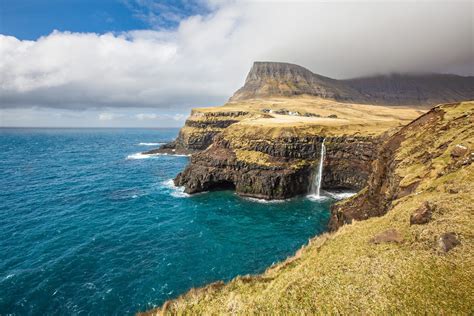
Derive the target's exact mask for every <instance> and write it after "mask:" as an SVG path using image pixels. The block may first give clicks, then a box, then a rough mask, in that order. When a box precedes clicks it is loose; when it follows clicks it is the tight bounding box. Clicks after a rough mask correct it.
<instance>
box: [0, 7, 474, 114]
mask: <svg viewBox="0 0 474 316" xmlns="http://www.w3.org/2000/svg"><path fill="white" fill-rule="evenodd" d="M207 6H208V8H209V11H210V12H211V13H209V14H207V15H205V16H201V15H193V16H188V17H186V18H183V19H182V20H181V21H180V23H179V26H178V27H177V28H174V29H171V30H166V29H159V30H142V31H132V32H125V33H107V34H95V33H69V32H57V31H56V32H53V33H51V34H49V35H46V36H43V37H41V38H39V39H37V40H35V41H26V40H19V39H17V38H15V37H11V36H3V35H1V36H0V73H1V77H0V105H1V108H31V107H49V108H60V109H73V110H83V109H101V108H118V107H122V108H123V107H138V108H147V107H152V108H158V109H168V110H173V111H181V112H183V111H184V110H185V109H189V108H190V107H191V106H203V105H213V104H219V103H222V102H225V100H226V99H227V98H228V97H229V96H230V95H231V94H232V93H233V92H234V91H235V90H236V89H238V88H239V87H240V86H241V85H242V83H243V81H244V79H245V76H246V74H247V71H248V70H249V69H250V67H251V65H252V62H253V61H255V60H265V61H267V60H268V61H284V62H291V63H296V64H299V65H302V66H305V67H307V68H309V69H311V70H312V71H313V72H315V73H319V74H322V75H325V76H331V77H334V78H351V77H356V76H364V75H371V74H376V73H390V72H410V73H414V72H416V73H418V72H442V73H456V74H462V75H469V74H473V72H474V57H473V55H474V52H473V28H472V23H473V20H472V19H473V17H472V9H473V8H472V2H471V1H467V2H463V1H445V2H430V1H424V2H416V3H415V2H409V1H400V2H397V3H394V2H375V1H374V2H358V1H352V2H339V1H335V2H331V3H327V2H300V3H290V2H288V3H285V2H275V3H274V2H240V1H232V2H220V1H211V2H208V3H207ZM142 120H143V119H142Z"/></svg>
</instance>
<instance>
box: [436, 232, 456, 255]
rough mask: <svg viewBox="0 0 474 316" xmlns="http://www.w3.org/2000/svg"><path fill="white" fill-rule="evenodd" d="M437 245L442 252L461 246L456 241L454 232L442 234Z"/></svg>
mask: <svg viewBox="0 0 474 316" xmlns="http://www.w3.org/2000/svg"><path fill="white" fill-rule="evenodd" d="M438 244H439V247H440V248H441V250H442V251H443V252H448V251H450V250H451V249H453V248H454V247H456V246H457V245H459V244H461V242H460V241H459V240H458V238H457V237H456V234H455V233H454V232H449V233H444V234H442V235H441V236H440V237H439V240H438Z"/></svg>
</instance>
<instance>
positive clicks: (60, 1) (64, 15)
mask: <svg viewBox="0 0 474 316" xmlns="http://www.w3.org/2000/svg"><path fill="white" fill-rule="evenodd" d="M0 10H1V11H0V12H1V18H0V33H2V34H5V35H12V36H15V37H16V38H18V39H28V40H35V39H37V38H38V37H40V36H44V35H48V34H50V33H51V32H52V31H53V30H59V31H70V32H95V33H106V32H124V31H130V30H144V29H150V28H152V29H160V28H165V29H168V28H174V27H176V26H177V25H178V23H179V21H180V20H181V19H183V18H185V17H187V16H190V15H195V14H205V13H206V11H207V10H206V7H205V6H204V5H202V4H200V3H199V2H193V1H148V0H1V1H0Z"/></svg>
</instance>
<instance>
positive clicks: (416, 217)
mask: <svg viewBox="0 0 474 316" xmlns="http://www.w3.org/2000/svg"><path fill="white" fill-rule="evenodd" d="M433 210H434V206H432V205H431V204H430V203H429V202H428V201H425V202H424V203H423V204H422V205H421V206H420V207H419V208H418V209H417V210H416V211H415V213H413V214H411V216H410V225H422V224H426V223H428V222H429V221H430V220H431V216H432V215H433Z"/></svg>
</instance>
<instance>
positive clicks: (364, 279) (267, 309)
mask: <svg viewBox="0 0 474 316" xmlns="http://www.w3.org/2000/svg"><path fill="white" fill-rule="evenodd" d="M473 126H474V102H463V103H457V104H446V105H442V106H439V107H437V108H435V109H433V110H431V111H430V112H428V113H427V114H425V115H423V116H421V117H420V118H419V119H417V120H415V121H414V122H412V123H411V124H409V125H407V126H405V127H403V128H402V129H400V130H399V131H398V132H396V133H394V134H393V135H391V136H390V137H389V138H388V139H387V140H386V141H385V142H384V144H383V145H382V147H381V150H380V156H379V157H378V158H377V160H375V161H374V163H373V164H372V167H371V175H370V179H369V181H368V183H367V187H366V188H365V189H363V190H362V191H361V192H360V193H359V194H358V195H356V196H354V197H353V198H351V199H349V200H347V201H344V202H342V203H339V204H338V205H337V207H336V208H335V209H334V210H333V215H332V216H333V217H332V220H331V221H332V225H333V228H334V229H336V228H338V227H339V226H341V225H343V224H346V225H343V226H342V227H340V229H338V230H337V231H335V232H332V233H329V234H324V235H322V236H319V237H316V238H314V239H312V240H311V241H310V242H309V244H308V245H307V246H305V247H303V248H302V249H301V250H300V251H298V252H297V254H296V255H295V256H294V257H291V258H289V259H287V260H286V261H284V262H282V263H279V264H276V265H274V266H272V267H270V268H269V269H268V270H267V271H265V273H263V274H261V275H257V276H244V277H237V278H235V279H234V280H232V281H230V282H229V283H228V284H224V283H223V282H217V283H214V284H211V285H209V286H206V287H204V288H201V289H192V290H191V291H189V292H188V293H186V294H184V295H182V296H180V297H178V298H176V299H174V300H172V301H168V302H166V303H165V304H164V305H163V307H161V308H160V309H156V310H153V311H150V312H148V313H147V314H150V315H160V314H162V313H163V314H164V313H169V314H243V315H247V314H285V313H288V312H290V313H301V314H361V313H362V314H375V315H378V314H399V313H400V312H402V313H407V314H447V315H470V314H472V313H473V307H472V306H473V304H472V300H473V298H472V279H473V278H474V270H473V268H472V264H470V263H471V262H472V261H473V260H474V246H473V245H474V234H473V231H474V227H473V214H474V208H473V205H474V165H473V163H472V162H473V160H474V152H473V148H474V129H473V128H472V127H473ZM316 147H317V146H316ZM349 223H350V224H349Z"/></svg>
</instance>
